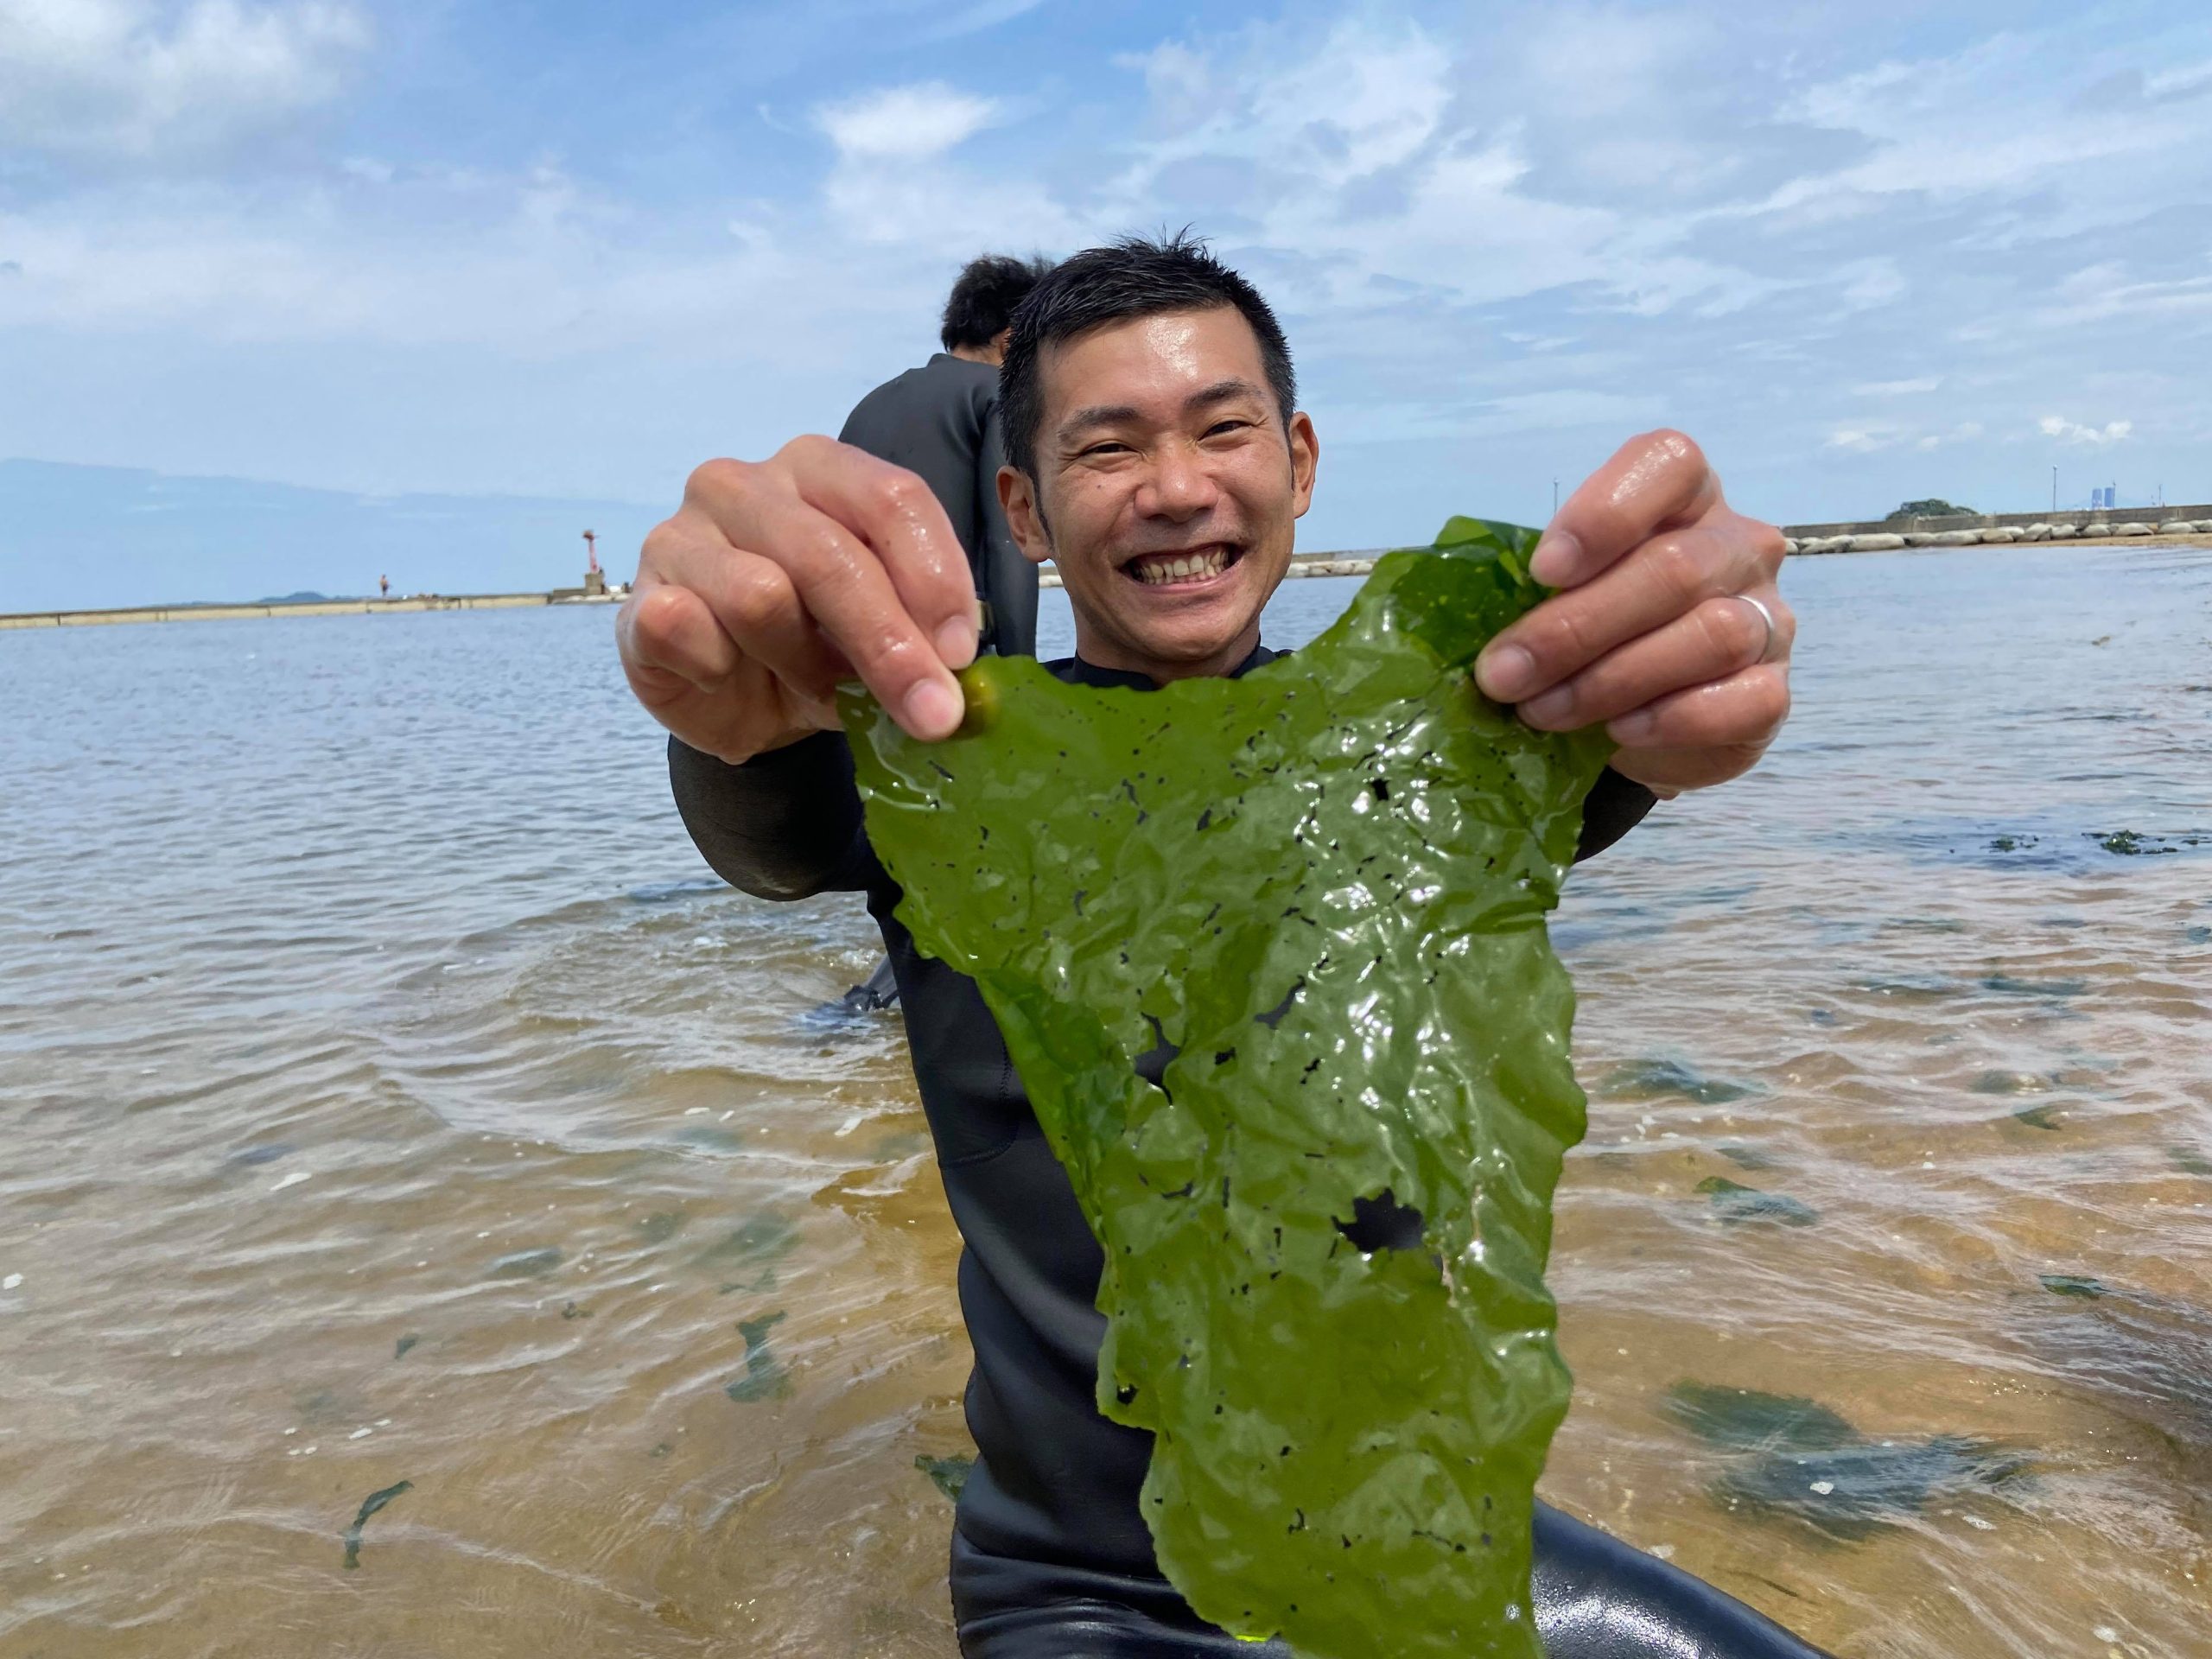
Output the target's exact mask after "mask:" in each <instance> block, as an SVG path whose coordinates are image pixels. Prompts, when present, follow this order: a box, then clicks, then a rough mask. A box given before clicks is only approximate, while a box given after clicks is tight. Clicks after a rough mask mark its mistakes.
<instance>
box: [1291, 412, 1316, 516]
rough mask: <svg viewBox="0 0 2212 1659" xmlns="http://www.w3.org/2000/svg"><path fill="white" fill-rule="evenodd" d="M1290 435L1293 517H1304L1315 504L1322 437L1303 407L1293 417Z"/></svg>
mask: <svg viewBox="0 0 2212 1659" xmlns="http://www.w3.org/2000/svg"><path fill="white" fill-rule="evenodd" d="M1289 437H1290V499H1291V516H1292V517H1293V518H1304V517H1305V516H1306V508H1308V507H1310V506H1312V505H1313V478H1314V474H1316V473H1318V472H1319V470H1320V466H1321V440H1320V439H1319V437H1318V436H1317V435H1315V434H1314V431H1313V417H1312V416H1309V415H1308V414H1306V411H1305V410H1299V411H1298V413H1297V414H1295V415H1294V416H1291V417H1290V433H1289Z"/></svg>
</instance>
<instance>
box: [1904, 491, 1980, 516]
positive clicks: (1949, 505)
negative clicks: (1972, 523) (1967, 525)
mask: <svg viewBox="0 0 2212 1659" xmlns="http://www.w3.org/2000/svg"><path fill="white" fill-rule="evenodd" d="M1890 518H1891V519H1897V518H1980V514H1979V513H1977V512H1974V509H1973V508H1972V507H1962V506H1960V505H1958V504H1957V503H1955V502H1952V501H1946V500H1945V499H1943V498H1942V496H1940V495H1931V496H1929V498H1928V499H1926V500H1925V501H1908V502H1906V503H1905V504H1904V505H1902V506H1900V507H1899V508H1898V509H1897V511H1896V512H1893V513H1891V515H1890Z"/></svg>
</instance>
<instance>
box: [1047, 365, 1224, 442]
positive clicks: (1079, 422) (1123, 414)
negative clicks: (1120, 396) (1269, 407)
mask: <svg viewBox="0 0 2212 1659" xmlns="http://www.w3.org/2000/svg"><path fill="white" fill-rule="evenodd" d="M1264 396H1265V394H1264V393H1263V392H1262V391H1261V389H1260V388H1259V387H1258V386H1255V385H1253V384H1252V383H1251V382H1250V381H1249V380H1247V379H1245V378H1243V376H1242V375H1232V376H1230V378H1228V379H1226V380H1217V381H1215V382H1214V383H1213V385H1210V386H1202V387H1200V388H1199V389H1198V391H1194V392H1192V394H1191V395H1190V396H1189V397H1185V399H1184V400H1183V412H1184V413H1185V414H1186V415H1187V414H1191V413H1193V412H1194V411H1196V410H1201V409H1210V408H1211V407H1212V406H1213V405H1214V404H1227V403H1233V402H1235V401H1236V399H1237V398H1239V397H1264ZM1142 418H1143V416H1142V414H1141V412H1140V411H1139V410H1136V409H1135V408H1134V407H1132V406H1131V405H1129V404H1091V405H1090V407H1089V408H1087V409H1078V410H1076V411H1075V413H1074V414H1072V415H1071V416H1068V417H1067V419H1065V421H1062V422H1061V423H1060V428H1059V432H1058V436H1060V437H1061V438H1063V439H1065V438H1070V437H1072V436H1074V435H1076V434H1077V433H1078V432H1083V431H1087V430H1088V429H1090V428H1092V427H1095V426H1119V425H1121V424H1122V423H1124V422H1128V421H1136V420H1141V419H1142Z"/></svg>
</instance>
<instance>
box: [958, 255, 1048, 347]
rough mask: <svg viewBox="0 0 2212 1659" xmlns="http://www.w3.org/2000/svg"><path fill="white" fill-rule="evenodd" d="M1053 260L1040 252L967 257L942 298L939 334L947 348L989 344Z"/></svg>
mask: <svg viewBox="0 0 2212 1659" xmlns="http://www.w3.org/2000/svg"><path fill="white" fill-rule="evenodd" d="M1048 270H1052V261H1051V260H1049V259H1046V258H1045V257H1042V256H1041V255H1040V256H1039V257H1035V258H1032V259H1016V258H1014V257H1012V256H1011V255H1008V254H1003V253H987V254H985V255H983V256H982V257H981V258H978V259H970V260H969V262H968V264H966V266H965V267H963V269H962V270H961V272H960V277H959V279H958V280H957V282H955V283H953V284H952V294H951V296H950V298H949V299H947V300H946V301H945V302H944V327H942V328H941V329H939V330H938V339H939V340H943V341H944V349H945V350H946V351H948V352H952V351H957V350H959V348H960V347H962V346H988V345H989V344H990V343H991V342H992V341H993V340H996V339H997V338H998V337H999V336H1000V335H1001V334H1004V333H1005V332H1006V331H1007V326H1008V325H1009V324H1011V323H1012V322H1013V321H1014V308H1015V307H1016V306H1018V305H1020V303H1021V302H1022V301H1023V299H1024V298H1026V297H1027V295H1028V293H1029V290H1030V289H1033V288H1034V287H1036V286H1037V283H1038V282H1039V279H1040V278H1042V277H1043V276H1044V275H1045V273H1046V271H1048Z"/></svg>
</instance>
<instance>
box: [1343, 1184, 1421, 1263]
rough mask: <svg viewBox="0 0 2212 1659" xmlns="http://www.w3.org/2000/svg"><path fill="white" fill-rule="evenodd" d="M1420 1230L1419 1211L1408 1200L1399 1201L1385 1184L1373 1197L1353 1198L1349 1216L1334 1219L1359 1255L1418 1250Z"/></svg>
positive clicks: (1419, 1246)
mask: <svg viewBox="0 0 2212 1659" xmlns="http://www.w3.org/2000/svg"><path fill="white" fill-rule="evenodd" d="M1337 1230H1338V1232H1340V1233H1342V1234H1343V1235H1344V1236H1345V1237H1346V1238H1347V1239H1349V1240H1351V1243H1352V1246H1353V1248H1354V1249H1357V1250H1358V1251H1359V1253H1360V1254H1361V1255H1374V1254H1375V1252H1376V1251H1377V1250H1417V1249H1420V1248H1421V1211H1418V1210H1416V1209H1414V1207H1413V1206H1412V1205H1409V1204H1400V1203H1399V1202H1398V1199H1397V1195H1396V1194H1395V1193H1394V1192H1391V1190H1390V1189H1389V1187H1387V1186H1386V1187H1384V1188H1383V1191H1382V1192H1381V1193H1380V1194H1378V1195H1377V1196H1376V1197H1374V1198H1354V1199H1353V1200H1352V1201H1351V1220H1350V1221H1338V1223H1337Z"/></svg>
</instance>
